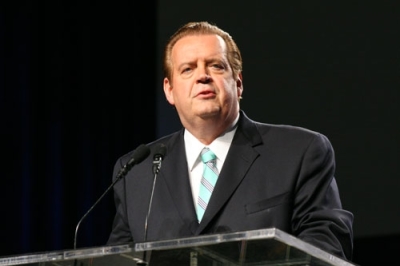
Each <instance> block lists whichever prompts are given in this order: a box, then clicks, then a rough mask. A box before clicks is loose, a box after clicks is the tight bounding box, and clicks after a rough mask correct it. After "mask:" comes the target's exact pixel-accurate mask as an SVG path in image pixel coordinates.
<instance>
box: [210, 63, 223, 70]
mask: <svg viewBox="0 0 400 266" xmlns="http://www.w3.org/2000/svg"><path fill="white" fill-rule="evenodd" d="M211 67H212V68H215V69H224V66H223V65H221V64H213V65H211Z"/></svg>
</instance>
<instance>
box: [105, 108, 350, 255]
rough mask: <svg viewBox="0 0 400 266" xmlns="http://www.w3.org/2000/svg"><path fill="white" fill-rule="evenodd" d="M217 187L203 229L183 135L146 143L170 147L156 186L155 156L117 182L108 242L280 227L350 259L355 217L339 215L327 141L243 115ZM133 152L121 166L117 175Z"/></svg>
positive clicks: (293, 128) (304, 130) (332, 158)
mask: <svg viewBox="0 0 400 266" xmlns="http://www.w3.org/2000/svg"><path fill="white" fill-rule="evenodd" d="M238 123H239V124H238V128H237V131H236V133H235V136H234V138H233V141H232V144H231V147H230V149H229V152H228V154H227V157H226V160H225V163H224V165H223V168H222V169H221V170H220V176H219V179H218V182H217V184H216V186H215V188H214V192H213V194H212V196H211V199H210V202H209V204H208V207H207V210H206V212H205V214H204V217H203V219H202V221H201V223H200V224H198V222H197V219H196V213H195V207H194V203H193V198H192V193H191V187H190V181H189V175H188V166H187V162H186V155H185V145H184V138H183V132H184V131H183V130H181V131H179V132H176V133H173V134H171V135H169V136H166V137H163V138H161V139H159V140H157V141H155V142H152V143H150V144H148V146H149V147H151V148H154V146H155V145H156V144H157V143H163V144H165V145H166V147H167V154H166V156H165V158H164V160H163V161H162V166H161V170H160V172H159V174H158V176H157V178H156V185H155V191H154V197H153V200H152V206H151V213H150V216H149V219H148V231H147V236H146V238H145V229H144V228H145V219H146V215H147V213H148V209H149V202H150V194H151V190H152V186H153V177H154V174H153V172H152V160H153V156H152V155H150V156H149V157H148V158H147V159H145V160H144V161H143V162H141V163H139V164H137V165H135V166H134V167H133V168H132V169H131V171H130V172H129V173H128V174H127V175H126V176H125V178H124V179H122V180H120V181H119V182H117V183H116V185H115V187H114V197H115V202H116V216H115V220H114V225H113V229H112V232H111V235H110V238H109V241H108V244H117V243H119V244H120V243H126V242H131V241H133V242H142V241H144V240H146V241H154V240H164V239H173V238H181V237H187V236H195V235H200V234H210V233H219V232H235V231H244V230H253V229H263V228H272V227H275V228H279V229H281V230H283V231H285V232H287V233H289V234H292V235H294V236H296V237H298V238H300V239H302V240H304V241H306V242H308V243H310V244H313V245H315V246H317V247H319V248H321V249H324V250H326V251H327V252H329V253H331V254H334V255H337V256H339V257H342V258H345V259H348V260H350V259H351V256H352V246H353V243H352V238H353V235H352V234H353V232H352V223H353V215H352V214H351V213H350V212H348V211H345V210H343V209H342V205H341V201H340V198H339V191H338V187H337V185H336V181H335V179H334V173H335V158H334V151H333V148H332V146H331V143H330V142H329V140H328V139H327V138H326V137H325V136H324V135H322V134H320V133H317V132H313V131H310V130H307V129H304V128H299V127H293V126H287V125H271V124H262V123H258V122H255V121H252V120H250V119H249V118H248V117H247V116H246V115H245V114H244V113H243V112H242V111H241V114H240V119H239V122H238ZM131 155H132V154H131V153H129V154H126V155H124V156H122V157H121V158H120V159H119V160H118V161H117V163H116V165H115V169H114V176H115V175H116V173H117V172H118V171H119V169H120V168H121V167H122V166H123V165H124V164H125V163H126V162H127V161H128V160H129V159H130V157H131Z"/></svg>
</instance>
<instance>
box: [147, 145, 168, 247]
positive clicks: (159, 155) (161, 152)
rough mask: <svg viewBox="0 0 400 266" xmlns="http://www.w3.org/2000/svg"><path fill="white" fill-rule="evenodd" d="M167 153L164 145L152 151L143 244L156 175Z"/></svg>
mask: <svg viewBox="0 0 400 266" xmlns="http://www.w3.org/2000/svg"><path fill="white" fill-rule="evenodd" d="M166 153H167V148H166V146H165V145H164V144H162V143H160V144H158V146H156V148H155V149H154V156H153V174H154V177H153V186H152V188H151V194H150V202H149V209H148V210H147V215H146V220H145V223H144V242H146V240H147V223H148V219H149V216H150V212H151V204H152V202H153V195H154V188H155V186H156V180H157V175H158V173H159V172H160V169H161V162H162V160H163V159H164V156H165V154H166Z"/></svg>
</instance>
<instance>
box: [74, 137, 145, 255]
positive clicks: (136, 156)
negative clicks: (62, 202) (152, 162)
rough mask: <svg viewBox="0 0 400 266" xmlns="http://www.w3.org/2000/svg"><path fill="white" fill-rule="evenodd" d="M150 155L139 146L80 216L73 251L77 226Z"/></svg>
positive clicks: (143, 147)
mask: <svg viewBox="0 0 400 266" xmlns="http://www.w3.org/2000/svg"><path fill="white" fill-rule="evenodd" d="M149 154H150V148H149V147H148V146H146V145H144V144H141V145H139V146H138V147H137V148H136V149H135V150H134V151H133V154H132V157H131V159H130V160H129V161H128V162H127V163H126V164H125V165H124V166H123V167H122V168H121V170H120V171H119V172H118V174H117V176H116V178H115V180H114V181H113V182H112V184H111V185H110V186H109V187H108V188H107V189H106V191H104V193H103V194H102V195H101V196H100V198H98V200H97V201H96V202H95V203H94V204H93V205H92V207H90V209H89V210H88V211H87V212H86V213H85V215H83V216H82V218H81V219H80V220H79V222H78V224H77V225H76V228H75V237H74V249H76V239H77V235H78V229H79V225H80V224H81V222H82V221H83V220H84V219H85V217H86V216H87V215H88V214H89V213H90V212H91V211H92V210H93V208H94V207H95V206H96V205H97V204H98V203H99V202H100V200H101V199H102V198H103V197H104V196H105V195H106V194H107V193H108V192H109V191H110V190H111V188H112V187H113V186H114V185H115V183H117V181H119V180H120V179H122V178H123V177H124V176H125V175H126V174H127V173H128V172H129V170H130V169H131V168H132V167H133V166H134V165H135V164H138V163H140V162H141V161H143V160H144V159H146V157H148V156H149Z"/></svg>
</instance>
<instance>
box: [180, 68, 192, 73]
mask: <svg viewBox="0 0 400 266" xmlns="http://www.w3.org/2000/svg"><path fill="white" fill-rule="evenodd" d="M191 70H192V69H191V68H190V67H186V68H184V69H182V73H188V72H190V71H191Z"/></svg>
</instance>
